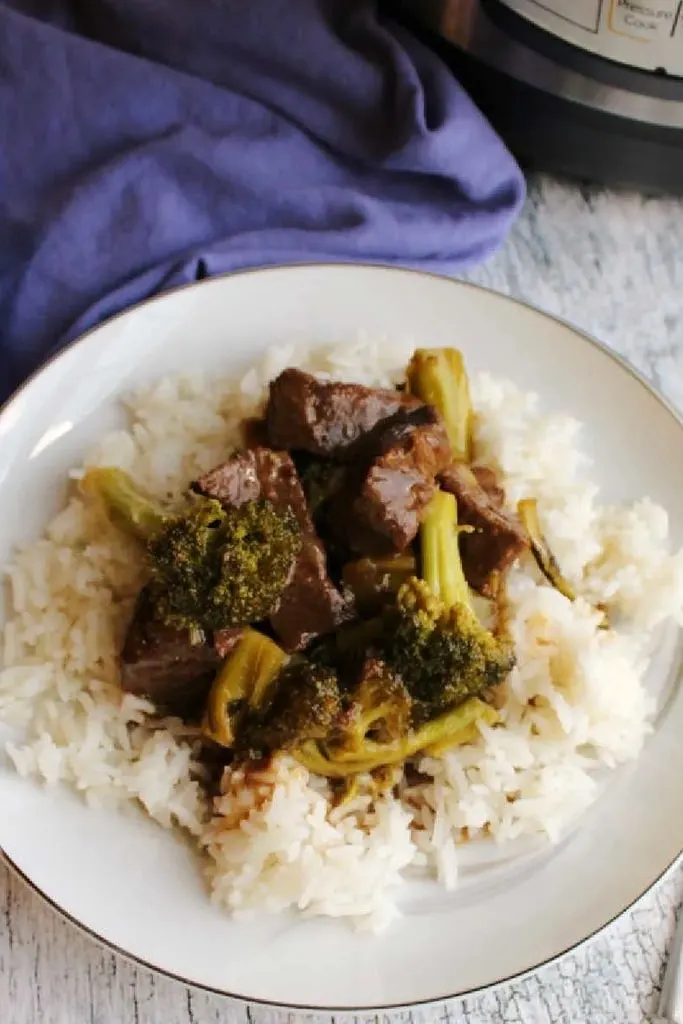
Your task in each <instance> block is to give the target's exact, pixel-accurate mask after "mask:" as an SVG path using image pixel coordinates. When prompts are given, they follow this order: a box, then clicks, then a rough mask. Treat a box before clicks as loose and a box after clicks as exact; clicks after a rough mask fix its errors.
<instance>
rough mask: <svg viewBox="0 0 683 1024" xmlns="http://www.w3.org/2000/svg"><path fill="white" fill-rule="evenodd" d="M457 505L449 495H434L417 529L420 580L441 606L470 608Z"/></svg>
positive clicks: (442, 493)
mask: <svg viewBox="0 0 683 1024" xmlns="http://www.w3.org/2000/svg"><path fill="white" fill-rule="evenodd" d="M457 520H458V505H457V502H456V500H455V498H454V496H453V495H452V494H447V493H446V492H445V491H437V493H436V494H435V495H434V498H433V499H432V501H431V502H430V504H429V507H428V509H427V513H426V515H425V517H424V519H423V520H422V524H421V528H420V554H421V558H422V578H423V579H424V580H425V582H426V583H427V584H428V586H429V589H430V590H431V592H432V593H433V594H434V596H435V597H438V598H439V599H440V600H441V602H442V603H443V605H444V607H446V608H452V607H453V606H454V605H456V604H465V605H467V606H468V607H471V601H470V591H469V587H468V585H467V581H466V579H465V574H464V572H463V568H462V562H461V560H460V550H459V546H458V527H457Z"/></svg>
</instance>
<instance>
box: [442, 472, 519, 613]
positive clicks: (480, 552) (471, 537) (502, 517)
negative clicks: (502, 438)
mask: <svg viewBox="0 0 683 1024" xmlns="http://www.w3.org/2000/svg"><path fill="white" fill-rule="evenodd" d="M439 482H440V484H441V486H442V487H443V489H444V490H445V491H450V493H451V494H454V495H455V497H456V498H457V501H458V522H459V523H460V524H462V525H464V526H471V527H472V528H473V531H474V532H472V533H463V534H461V537H460V551H461V555H462V564H463V570H464V572H465V577H466V579H467V582H468V583H469V585H470V586H471V587H472V589H473V590H477V591H479V593H481V594H484V596H486V597H493V596H495V589H496V580H497V579H499V578H500V576H502V575H503V574H504V573H506V572H507V570H508V569H509V568H510V566H511V565H512V563H513V562H514V561H515V559H516V558H518V557H519V555H520V554H521V553H522V551H523V550H524V548H525V547H527V546H528V539H527V536H526V532H525V531H524V528H523V527H522V525H521V523H519V522H518V520H517V519H516V518H515V517H514V516H513V515H511V514H510V513H509V512H506V511H505V509H504V508H503V504H504V501H505V492H504V491H503V489H502V487H501V486H500V484H499V483H498V480H497V479H496V476H495V473H493V472H492V471H491V470H490V469H488V468H485V467H479V466H476V467H473V468H471V467H470V466H467V465H465V463H454V464H453V465H452V466H449V467H448V469H446V470H445V471H444V472H443V473H442V474H441V476H440V478H439Z"/></svg>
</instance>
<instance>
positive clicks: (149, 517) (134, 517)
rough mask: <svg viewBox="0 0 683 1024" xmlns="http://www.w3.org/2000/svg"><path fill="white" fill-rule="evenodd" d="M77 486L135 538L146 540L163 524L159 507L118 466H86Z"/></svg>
mask: <svg viewBox="0 0 683 1024" xmlns="http://www.w3.org/2000/svg"><path fill="white" fill-rule="evenodd" d="M80 487H81V492H82V493H83V494H85V495H86V496H87V497H89V498H95V499H96V500H98V501H100V502H101V503H102V505H103V506H104V508H105V510H106V512H107V515H108V517H109V519H110V520H111V521H112V522H113V523H114V524H115V525H116V526H118V527H119V528H120V529H122V530H124V531H125V532H126V533H128V534H130V535H131V536H133V537H136V538H137V539H138V540H142V541H146V540H148V539H149V538H150V537H151V536H152V535H153V534H154V533H156V531H157V530H159V529H160V528H161V527H162V526H163V524H164V521H165V516H164V513H163V511H162V509H161V508H159V506H157V505H155V504H154V502H153V501H152V500H151V499H150V498H148V497H146V496H145V495H144V494H142V493H141V492H140V491H139V490H138V488H137V487H136V485H135V483H134V482H133V480H132V478H131V477H130V476H129V475H128V473H126V472H124V471H123V470H122V469H117V468H115V467H103V468H100V469H89V470H88V472H87V473H86V474H85V476H84V477H83V479H82V480H81V484H80Z"/></svg>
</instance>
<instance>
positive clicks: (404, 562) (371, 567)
mask: <svg viewBox="0 0 683 1024" xmlns="http://www.w3.org/2000/svg"><path fill="white" fill-rule="evenodd" d="M414 575H415V559H414V558H413V556H412V555H410V554H405V553H404V554H400V555H389V556H388V557H387V558H360V559H358V561H355V562H347V563H346V565H345V566H344V568H343V570H342V582H343V583H344V585H345V586H346V587H348V588H349V590H350V591H351V593H352V594H353V596H354V599H355V601H356V605H357V607H358V610H359V611H360V613H361V614H371V613H372V612H374V611H377V610H378V609H380V608H381V607H382V604H384V603H385V602H386V600H387V598H389V597H391V596H393V595H395V594H396V593H397V592H398V590H399V589H400V587H401V584H402V583H405V581H406V580H407V579H408V578H409V577H410V576H414Z"/></svg>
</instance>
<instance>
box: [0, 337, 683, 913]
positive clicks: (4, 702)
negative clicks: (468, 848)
mask: <svg viewBox="0 0 683 1024" xmlns="http://www.w3.org/2000/svg"><path fill="white" fill-rule="evenodd" d="M409 356H410V346H408V345H405V346H403V348H402V347H401V345H397V344H396V343H395V342H392V343H391V344H388V343H384V342H383V341H382V340H373V339H368V338H366V337H361V338H360V339H359V340H358V341H357V342H355V343H353V344H346V345H341V346H333V347H330V348H328V349H317V350H313V351H310V350H308V351H304V350H294V349H280V350H279V351H277V352H270V353H268V354H267V356H266V357H265V359H264V360H263V361H262V363H261V365H259V366H256V367H254V368H252V369H251V370H249V372H248V373H246V375H244V376H243V377H242V379H241V380H237V381H235V380H234V379H233V380H225V381H218V382H216V381H213V382H209V381H206V380H203V379H201V378H200V377H181V378H173V379H165V380H161V381H159V382H158V383H156V384H154V385H153V386H152V387H149V388H147V389H145V390H144V391H143V392H141V393H140V394H137V395H134V396H132V397H130V398H128V399H127V401H126V408H127V412H128V414H129V418H130V425H129V427H128V429H127V430H121V431H117V432H115V433H113V434H110V435H108V436H107V437H105V438H103V439H102V440H101V441H100V442H99V444H98V445H97V446H96V448H95V449H94V450H93V451H92V452H91V453H90V455H89V457H88V458H87V460H86V463H85V464H86V465H118V466H121V467H122V468H124V469H126V470H128V471H129V472H130V473H132V475H133V476H134V477H135V479H136V480H137V481H138V482H139V483H140V484H141V485H142V486H144V488H145V489H146V490H148V491H149V492H150V493H151V494H154V495H157V496H159V497H166V496H168V495H169V494H173V493H177V492H178V491H179V490H180V489H181V488H182V487H184V486H185V485H186V483H187V481H188V480H189V479H191V478H192V477H193V476H195V475H197V473H199V472H200V471H202V470H206V469H209V468H210V467H211V466H212V465H215V464H216V463H218V462H219V461H221V460H222V459H223V458H224V457H225V456H226V454H227V453H228V452H229V451H230V449H231V448H232V447H233V446H234V445H235V444H236V442H237V438H238V429H239V422H240V420H241V419H242V418H243V417H244V416H245V415H249V414H252V413H253V412H254V411H255V409H256V408H257V407H258V406H259V404H260V402H261V400H262V397H263V394H264V388H265V386H266V384H267V382H268V380H269V379H271V378H272V377H273V376H274V375H276V374H277V373H278V372H279V371H280V370H281V369H283V368H284V367H285V366H292V365H298V366H302V367H306V368H307V369H310V370H312V371H314V372H316V373H319V374H321V375H325V376H328V377H331V378H335V379H344V380H357V381H360V382H362V383H367V384H378V385H383V384H389V383H393V382H395V381H396V380H398V379H400V377H401V375H402V372H403V369H404V367H405V365H406V362H407V360H408V358H409ZM473 400H474V404H475V408H476V410H477V423H476V439H477V456H478V458H479V459H480V460H481V461H482V462H485V463H487V464H489V465H492V466H494V467H496V468H497V469H498V471H499V472H500V473H501V474H502V477H503V480H504V482H505V486H506V490H507V494H508V498H509V500H510V502H511V503H513V504H514V503H515V502H516V501H518V500H519V499H520V498H523V497H536V498H537V499H538V502H539V512H540V515H541V519H542V525H543V527H544V530H545V532H546V534H547V536H548V539H549V541H550V543H551V546H552V547H553V550H554V552H555V554H556V555H557V556H558V559H559V561H560V564H561V565H562V567H563V570H564V571H565V573H566V575H567V576H568V577H569V578H570V579H571V580H572V581H573V583H574V584H575V586H576V587H577V589H578V591H579V593H580V594H581V597H580V598H579V600H577V601H576V602H575V603H570V602H569V601H567V600H566V599H565V598H563V597H562V596H561V595H560V594H558V593H557V592H556V591H554V590H552V589H551V588H550V587H549V586H547V584H546V583H545V582H544V581H543V580H542V579H541V578H540V577H539V575H538V573H537V571H536V570H535V567H534V566H533V565H532V564H531V563H530V562H529V563H525V564H523V565H520V566H519V567H518V568H516V569H515V570H514V571H513V573H512V574H511V578H510V609H511V630H512V634H513V637H514V641H515V645H516V652H517V658H518V666H517V668H516V669H515V670H514V672H513V673H512V676H511V678H510V680H509V683H508V684H507V686H506V697H505V703H504V706H503V708H502V710H501V717H502V724H503V727H500V726H496V727H493V728H492V727H488V726H481V727H480V739H479V740H478V741H477V742H476V743H473V744H470V745H468V746H466V747H461V748H458V749H456V750H453V751H451V752H450V753H448V754H447V755H446V756H444V757H443V758H442V759H439V760H436V759H431V758H429V759H428V758H425V759H424V760H423V761H422V764H421V765H420V768H421V770H422V772H424V773H425V774H426V775H427V776H428V777H429V781H427V782H424V783H422V784H420V785H419V786H414V787H412V788H410V789H406V790H404V792H403V793H402V796H401V799H395V798H392V797H387V798H384V799H383V800H382V801H381V802H379V803H378V804H376V805H374V806H373V805H372V804H371V802H370V800H369V798H367V797H366V798H363V797H360V798H359V799H358V800H357V801H355V802H352V803H351V804H349V805H348V806H347V807H346V808H345V809H344V810H343V811H334V812H332V813H331V814H330V813H329V805H328V802H327V799H326V790H325V785H324V783H322V781H321V780H318V779H313V778H311V777H309V775H308V773H307V772H306V770H305V769H303V768H302V767H301V766H299V765H296V764H294V763H292V762H290V761H289V760H288V759H286V758H279V759H278V760H277V761H276V763H275V764H274V765H273V766H272V768H271V769H270V770H269V771H268V772H264V773H260V774H259V775H254V774H252V775H250V776H249V777H246V778H245V776H244V774H243V772H241V771H233V772H226V775H225V777H224V780H223V787H222V788H223V792H222V795H221V796H220V797H219V798H218V800H217V801H216V802H215V806H213V807H208V806H207V805H206V802H205V799H204V797H203V794H202V791H201V788H200V786H199V785H198V784H197V782H195V781H193V775H192V766H193V762H192V746H191V742H190V740H191V737H188V735H187V732H186V730H184V729H183V727H182V725H181V723H179V722H173V721H168V722H165V723H163V727H160V726H159V725H158V724H154V723H153V722H151V721H150V720H149V719H148V716H149V714H150V712H151V711H152V710H153V709H152V708H151V706H150V705H149V704H148V703H147V702H146V701H144V700H141V699H139V698H136V697H133V696H132V695H130V694H124V693H123V692H122V691H121V690H120V688H119V686H118V663H117V652H118V650H119V648H120V643H121V639H122V636H123V631H124V630H125V627H126V623H127V620H128V616H129V614H130V609H131V605H132V601H133V599H134V596H135V593H136V590H137V588H138V587H139V584H140V574H139V568H138V564H137V559H136V551H135V549H134V547H133V546H132V545H131V543H130V542H128V541H127V540H126V539H125V538H124V537H123V536H122V535H121V534H120V533H119V532H118V531H116V530H115V529H114V528H112V527H111V526H109V525H108V523H107V522H105V521H103V519H102V518H101V516H100V514H99V513H98V512H97V511H95V510H94V509H93V508H92V507H90V506H86V505H85V504H84V503H83V501H82V500H81V499H80V498H79V497H78V496H77V494H76V492H75V491H74V496H73V497H72V498H71V500H70V501H69V503H68V505H67V507H66V508H65V509H64V510H63V511H62V512H61V513H60V514H59V515H58V516H57V517H56V518H55V519H54V520H53V522H52V523H51V524H50V525H49V527H48V529H47V530H46V533H45V535H44V537H43V538H41V539H40V540H39V541H37V542H36V543H34V544H32V545H30V546H28V547H26V548H24V549H22V550H21V551H19V552H17V555H16V558H15V560H14V563H13V564H12V565H11V566H10V567H9V568H8V570H7V576H8V580H9V585H10V590H11V595H12V602H13V614H12V616H11V618H10V620H9V621H8V623H7V624H6V626H5V630H4V659H3V663H4V668H3V670H2V672H0V718H1V719H2V720H3V721H5V722H7V723H9V724H11V725H13V726H14V727H15V728H16V732H17V738H16V739H15V740H14V741H13V742H11V743H8V744H7V747H6V750H7V754H8V755H9V757H10V758H11V760H12V762H13V763H14V765H15V767H16V769H17V771H18V772H20V773H21V774H22V775H24V776H29V777H32V778H35V779H37V780H40V781H42V782H43V783H45V784H47V785H55V784H56V783H66V784H67V785H69V786H72V787H73V788H75V789H76V790H78V791H80V792H81V793H82V794H83V796H84V798H85V799H86V800H87V801H88V802H89V803H90V804H92V805H93V806H103V805H106V806H118V807H121V808H123V807H124V806H126V805H130V804H133V805H138V806H142V808H144V810H145V811H146V812H147V813H148V814H149V815H151V817H153V818H154V819H155V820H156V821H158V822H159V824H160V825H162V826H164V827H166V828H172V827H178V826H179V827H181V828H183V829H186V830H187V831H189V832H190V833H191V834H192V835H193V836H195V837H196V839H197V844H198V848H199V849H200V850H201V851H202V855H203V856H204V857H205V858H206V863H207V877H208V879H209V884H210V887H211V892H212V896H213V899H214V900H215V901H216V902H217V903H218V904H220V905H222V906H223V907H225V908H226V910H228V911H229V912H230V913H232V914H234V915H237V916H240V915H245V914H251V913H254V912H257V911H261V912H263V911H267V912H280V911H283V910H286V909H288V908H293V909H296V910H298V911H300V912H301V913H303V914H306V915H312V914H323V915H328V916H333V917H338V916H345V917H349V918H350V919H352V920H353V921H354V922H355V923H356V924H357V925H358V926H360V927H365V928H370V929H372V930H380V929H381V928H383V927H385V926H386V925H387V924H388V923H389V922H390V921H391V920H392V918H393V917H394V916H395V915H396V913H397V912H398V911H397V907H396V902H395V900H396V896H397V892H398V890H399V886H400V883H401V881H402V879H403V878H404V877H405V870H406V869H408V868H410V871H411V872H414V871H415V870H416V869H421V870H428V871H429V872H431V873H432V874H433V875H435V876H436V877H438V879H439V881H440V882H441V883H442V884H443V885H445V886H447V887H448V888H450V887H452V886H453V885H455V884H456V882H457V878H458V873H459V871H460V867H461V863H462V861H463V860H464V858H463V856H462V850H463V841H464V839H465V838H467V839H468V840H469V841H470V844H471V843H472V841H477V840H479V841H481V842H486V843H489V844H490V843H492V842H497V843H503V842H505V841H508V840H514V839H517V838H519V837H525V836H527V837H528V836H539V835H543V836H546V837H548V838H549V839H551V840H554V839H556V838H557V837H558V836H559V835H560V834H561V833H562V832H563V830H564V829H565V828H566V827H567V826H568V824H569V823H570V822H571V821H572V820H574V819H575V817H576V815H577V814H579V813H580V812H581V811H582V810H584V809H585V808H586V807H587V806H588V805H589V804H590V803H591V801H592V800H593V799H594V798H595V796H596V794H597V792H598V790H599V787H600V780H601V778H602V774H603V773H604V771H605V769H608V768H614V767H616V766H618V765H619V764H621V763H623V762H625V761H628V760H631V759H633V758H635V757H637V756H638V754H639V752H640V749H641V747H642V744H643V741H644V739H645V737H646V735H647V733H648V730H649V729H650V724H649V723H650V721H651V719H652V715H653V711H654V703H655V702H654V699H653V697H652V696H651V695H648V693H647V692H646V689H645V686H644V683H643V677H644V673H645V670H646V668H647V651H648V645H649V644H650V643H651V642H652V636H653V632H654V631H655V630H656V629H657V628H658V627H659V626H660V625H661V624H662V623H663V622H664V621H665V620H667V619H674V620H676V621H677V622H679V623H680V622H682V621H683V553H678V554H676V555H670V554H669V551H668V522H667V516H666V512H665V511H664V510H663V509H661V508H658V507H657V506H655V505H654V504H652V503H651V502H650V501H648V500H647V499H643V500H642V501H639V502H638V503H636V504H635V505H633V506H632V507H630V508H614V507H605V506H601V505H600V504H599V502H598V488H597V487H596V485H595V484H594V483H593V482H592V481H591V479H590V468H591V467H590V460H589V459H588V458H587V457H586V456H585V454H584V453H583V452H582V451H581V449H580V447H579V442H580V433H581V427H580V424H578V423H577V422H576V421H574V420H572V419H570V418H568V417H566V416H560V415H553V416H546V415H544V414H542V413H541V412H540V411H539V402H538V399H537V397H536V396H534V395H529V394H525V393H523V392H520V391H519V390H518V389H517V388H516V387H515V386H514V385H513V384H511V383H508V382H504V381H498V380H494V379H493V378H491V377H489V376H488V375H482V376H480V377H479V378H477V379H476V380H475V381H474V382H473ZM75 475H78V474H77V473H76V474H75ZM597 602H604V603H605V604H606V605H607V607H608V609H609V611H610V614H611V616H613V617H614V621H618V623H619V631H618V632H617V631H615V630H609V631H605V630H601V629H599V628H598V626H599V615H598V614H597V613H596V612H595V611H594V610H593V605H594V604H596V603H597Z"/></svg>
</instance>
